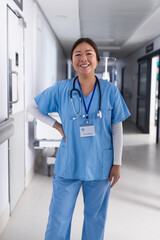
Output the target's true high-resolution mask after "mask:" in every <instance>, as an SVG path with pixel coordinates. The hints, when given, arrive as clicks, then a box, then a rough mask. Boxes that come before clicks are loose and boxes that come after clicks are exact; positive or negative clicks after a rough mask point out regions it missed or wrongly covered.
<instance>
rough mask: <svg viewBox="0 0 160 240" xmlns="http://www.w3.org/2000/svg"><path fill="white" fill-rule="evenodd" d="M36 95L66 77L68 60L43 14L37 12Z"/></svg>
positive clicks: (38, 10)
mask: <svg viewBox="0 0 160 240" xmlns="http://www.w3.org/2000/svg"><path fill="white" fill-rule="evenodd" d="M35 31H36V53H35V54H36V55H35V56H36V62H35V66H36V68H35V95H37V94H39V93H40V92H42V91H43V90H44V89H46V88H47V87H49V86H51V85H52V84H54V83H55V82H56V81H59V80H63V79H65V78H66V64H67V60H66V58H65V56H64V53H63V50H62V48H61V46H60V43H59V41H58V39H57V37H56V35H55V33H54V32H53V30H52V29H51V27H50V25H49V24H48V22H47V20H46V18H45V17H44V16H43V14H42V12H41V10H40V9H38V8H37V12H36V29H35Z"/></svg>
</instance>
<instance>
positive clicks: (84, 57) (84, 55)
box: [81, 53, 87, 61]
mask: <svg viewBox="0 0 160 240" xmlns="http://www.w3.org/2000/svg"><path fill="white" fill-rule="evenodd" d="M81 61H87V56H86V54H85V53H83V54H82V55H81Z"/></svg>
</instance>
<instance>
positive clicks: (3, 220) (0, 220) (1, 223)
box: [0, 203, 9, 235]
mask: <svg viewBox="0 0 160 240" xmlns="http://www.w3.org/2000/svg"><path fill="white" fill-rule="evenodd" d="M8 219H9V203H8V204H7V207H6V208H5V210H4V211H3V213H2V214H1V215H0V235H1V234H2V232H3V230H4V228H5V226H6V224H7V222H8Z"/></svg>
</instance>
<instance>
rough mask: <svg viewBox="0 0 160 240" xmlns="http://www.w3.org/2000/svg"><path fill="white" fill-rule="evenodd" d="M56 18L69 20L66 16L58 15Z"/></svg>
mask: <svg viewBox="0 0 160 240" xmlns="http://www.w3.org/2000/svg"><path fill="white" fill-rule="evenodd" d="M56 18H67V16H66V15H61V14H58V15H56Z"/></svg>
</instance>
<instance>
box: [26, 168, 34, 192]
mask: <svg viewBox="0 0 160 240" xmlns="http://www.w3.org/2000/svg"><path fill="white" fill-rule="evenodd" d="M34 174H35V172H34V166H33V167H32V168H31V169H30V171H29V173H28V174H27V176H26V181H25V187H26V188H27V187H28V186H29V184H30V182H31V180H32V178H33V176H34Z"/></svg>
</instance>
